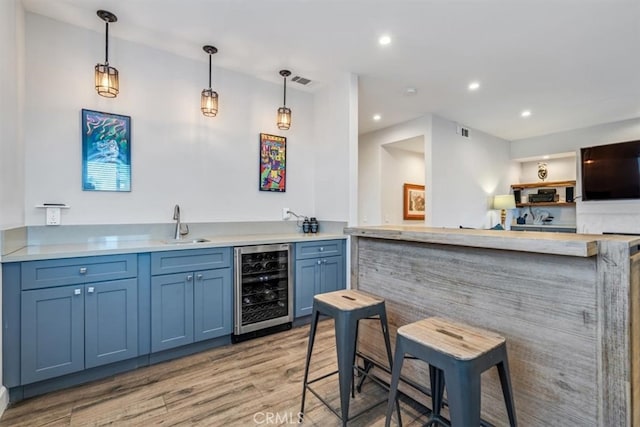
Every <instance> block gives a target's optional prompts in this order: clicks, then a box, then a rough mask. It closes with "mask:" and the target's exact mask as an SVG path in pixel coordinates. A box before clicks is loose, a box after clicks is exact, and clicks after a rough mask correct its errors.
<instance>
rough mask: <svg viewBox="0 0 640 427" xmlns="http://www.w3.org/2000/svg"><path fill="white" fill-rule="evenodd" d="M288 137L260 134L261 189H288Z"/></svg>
mask: <svg viewBox="0 0 640 427" xmlns="http://www.w3.org/2000/svg"><path fill="white" fill-rule="evenodd" d="M286 178H287V138H285V137H284V136H276V135H269V134H266V133H261V134H260V191H276V192H280V193H284V192H285V191H286V188H287V187H286Z"/></svg>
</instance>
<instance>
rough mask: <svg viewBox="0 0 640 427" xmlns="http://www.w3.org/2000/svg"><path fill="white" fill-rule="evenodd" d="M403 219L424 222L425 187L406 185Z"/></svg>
mask: <svg viewBox="0 0 640 427" xmlns="http://www.w3.org/2000/svg"><path fill="white" fill-rule="evenodd" d="M403 200H404V203H403V206H404V207H403V218H404V219H407V220H414V219H415V220H424V211H425V205H426V203H425V194H424V185H418V184H404V197H403Z"/></svg>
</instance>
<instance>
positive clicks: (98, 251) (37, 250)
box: [2, 233, 347, 263]
mask: <svg viewBox="0 0 640 427" xmlns="http://www.w3.org/2000/svg"><path fill="white" fill-rule="evenodd" d="M196 238H204V239H207V240H208V242H202V243H167V241H164V240H120V239H118V238H112V237H110V238H106V239H96V241H90V242H85V243H71V244H60V245H35V246H26V247H24V248H22V249H19V250H17V251H15V252H12V253H10V254H6V255H3V256H2V262H3V263H7V262H20V261H35V260H43V259H56V258H74V257H81V256H95V255H113V254H126V253H141V252H158V251H174V250H188V249H205V248H215V247H224V246H247V245H263V244H270V243H297V242H308V241H314V240H333V239H346V238H347V236H346V235H344V234H332V233H316V234H313V233H310V234H302V233H291V234H244V235H229V236H187V237H186V238H185V240H191V239H196Z"/></svg>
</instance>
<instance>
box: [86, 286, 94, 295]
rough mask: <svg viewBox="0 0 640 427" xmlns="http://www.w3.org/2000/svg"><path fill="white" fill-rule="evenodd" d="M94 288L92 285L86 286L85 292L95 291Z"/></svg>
mask: <svg viewBox="0 0 640 427" xmlns="http://www.w3.org/2000/svg"><path fill="white" fill-rule="evenodd" d="M95 290H96V288H94V287H93V286H89V287H88V288H87V292H88V293H90V294H92V293H94V292H95Z"/></svg>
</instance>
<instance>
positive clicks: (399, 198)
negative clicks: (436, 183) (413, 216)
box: [380, 144, 425, 225]
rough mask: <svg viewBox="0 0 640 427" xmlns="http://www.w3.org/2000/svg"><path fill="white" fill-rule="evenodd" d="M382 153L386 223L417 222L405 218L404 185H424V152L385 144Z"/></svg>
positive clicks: (382, 196)
mask: <svg viewBox="0 0 640 427" xmlns="http://www.w3.org/2000/svg"><path fill="white" fill-rule="evenodd" d="M381 148H382V150H381V152H380V154H381V170H382V171H384V173H383V176H382V180H381V183H380V185H381V207H382V219H383V222H384V223H385V224H408V225H411V224H416V221H405V220H404V218H403V206H404V200H403V196H404V193H403V186H404V184H405V183H410V184H420V185H424V177H425V164H424V154H423V153H415V152H412V151H407V150H402V149H398V148H393V144H386V145H383V146H382V147H381Z"/></svg>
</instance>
